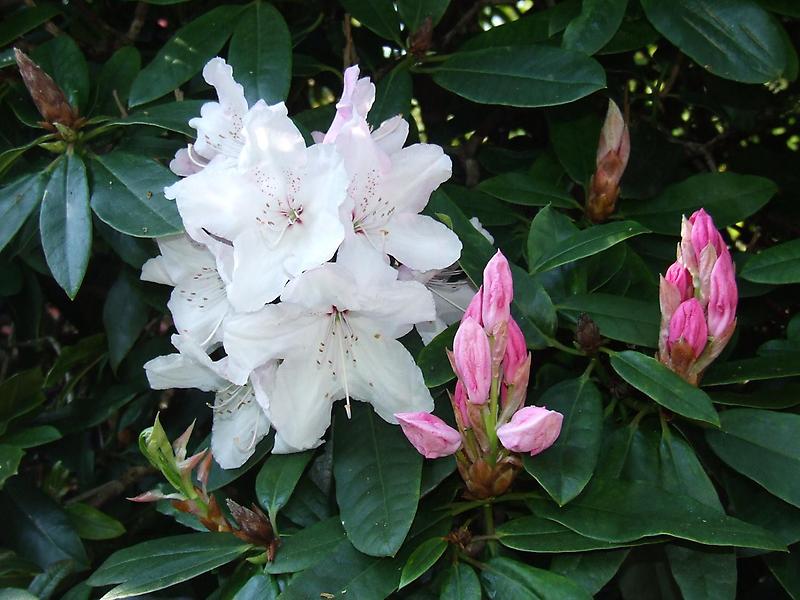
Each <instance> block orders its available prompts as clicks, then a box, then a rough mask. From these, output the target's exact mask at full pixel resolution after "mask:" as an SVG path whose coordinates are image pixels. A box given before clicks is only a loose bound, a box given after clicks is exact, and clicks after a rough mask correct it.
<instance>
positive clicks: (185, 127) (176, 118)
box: [108, 100, 204, 137]
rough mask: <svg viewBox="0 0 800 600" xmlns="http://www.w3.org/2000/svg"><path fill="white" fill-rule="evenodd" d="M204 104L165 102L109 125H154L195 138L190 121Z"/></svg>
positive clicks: (188, 101) (195, 101)
mask: <svg viewBox="0 0 800 600" xmlns="http://www.w3.org/2000/svg"><path fill="white" fill-rule="evenodd" d="M203 104H204V102H203V101H202V100H183V101H181V102H165V103H164V104H157V105H156V106H149V107H147V108H143V109H141V110H138V111H136V112H134V113H132V114H130V115H129V116H127V117H124V118H122V119H116V120H113V121H110V122H109V123H108V125H125V126H130V125H152V126H153V127H158V128H159V129H166V130H167V131H175V132H177V133H183V134H184V135H188V136H190V137H194V136H195V134H196V132H195V130H194V129H192V128H191V127H189V119H191V118H192V117H196V116H198V115H199V114H200V107H201V106H203Z"/></svg>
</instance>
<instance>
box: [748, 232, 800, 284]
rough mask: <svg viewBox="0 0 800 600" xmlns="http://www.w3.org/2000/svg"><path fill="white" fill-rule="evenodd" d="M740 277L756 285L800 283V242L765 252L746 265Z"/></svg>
mask: <svg viewBox="0 0 800 600" xmlns="http://www.w3.org/2000/svg"><path fill="white" fill-rule="evenodd" d="M740 275H741V276H742V277H743V278H744V279H747V280H748V281H754V282H756V283H772V284H784V283H800V240H792V241H790V242H784V243H783V244H778V245H777V246H772V247H771V248H767V249H766V250H763V251H762V252H760V253H759V254H757V255H755V256H753V257H752V258H751V259H750V260H748V261H747V262H746V263H745V264H744V267H742V271H741V273H740Z"/></svg>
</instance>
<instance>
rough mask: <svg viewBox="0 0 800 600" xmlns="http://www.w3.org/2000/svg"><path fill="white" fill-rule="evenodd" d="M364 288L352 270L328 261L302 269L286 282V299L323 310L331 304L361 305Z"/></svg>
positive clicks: (282, 298) (344, 305) (340, 307)
mask: <svg viewBox="0 0 800 600" xmlns="http://www.w3.org/2000/svg"><path fill="white" fill-rule="evenodd" d="M361 291H362V289H361V288H360V287H359V281H358V280H357V279H356V277H355V276H354V275H353V273H352V272H351V271H349V270H348V269H347V268H345V267H344V266H343V265H341V264H339V263H338V262H337V263H326V264H324V265H322V266H321V267H317V268H316V269H311V270H309V271H306V272H305V273H303V274H302V275H301V276H300V277H298V278H297V279H294V280H292V281H291V282H290V283H289V285H287V286H286V289H285V291H284V292H283V294H282V295H281V300H282V301H283V302H291V303H293V304H297V305H299V306H303V307H305V308H307V309H309V310H311V311H314V312H318V313H322V312H328V311H330V309H331V307H333V306H336V307H337V308H339V309H345V308H347V309H353V310H355V309H359V308H361V298H362V293H361Z"/></svg>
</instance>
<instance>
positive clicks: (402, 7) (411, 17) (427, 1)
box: [397, 0, 450, 33]
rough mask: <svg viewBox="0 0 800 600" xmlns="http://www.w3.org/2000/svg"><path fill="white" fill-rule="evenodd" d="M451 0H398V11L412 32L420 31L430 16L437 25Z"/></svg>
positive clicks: (433, 23)
mask: <svg viewBox="0 0 800 600" xmlns="http://www.w3.org/2000/svg"><path fill="white" fill-rule="evenodd" d="M449 4H450V0H398V1H397V11H398V12H399V13H400V18H401V19H403V23H405V25H406V29H407V30H408V31H409V32H410V33H414V32H416V31H418V30H419V29H420V28H421V27H422V25H423V24H424V23H425V20H426V19H427V18H429V17H430V20H431V26H435V25H436V24H437V23H438V22H439V20H440V19H441V18H442V16H443V15H444V13H445V11H446V10H447V6H448V5H449Z"/></svg>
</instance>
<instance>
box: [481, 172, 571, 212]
mask: <svg viewBox="0 0 800 600" xmlns="http://www.w3.org/2000/svg"><path fill="white" fill-rule="evenodd" d="M478 189H479V190H481V191H482V192H485V193H487V194H489V195H490V196H494V197H495V198H499V199H500V200H503V201H504V202H509V203H511V204H519V205H522V206H547V205H548V204H550V205H552V206H558V207H560V208H578V207H579V205H578V203H577V202H576V201H575V199H574V198H573V197H572V196H570V195H569V194H568V193H566V192H565V191H564V190H563V189H561V188H560V187H558V186H556V185H554V184H552V183H550V182H548V181H542V180H538V179H535V178H534V177H533V176H532V175H530V174H528V173H520V172H512V173H504V174H503V175H498V176H497V177H492V178H490V179H484V180H483V181H482V182H481V183H480V185H478Z"/></svg>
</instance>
